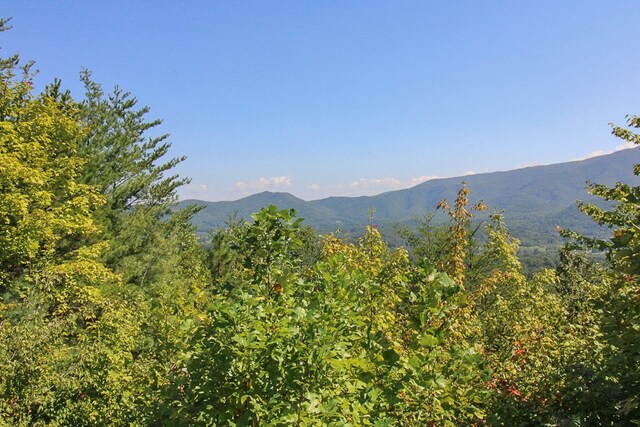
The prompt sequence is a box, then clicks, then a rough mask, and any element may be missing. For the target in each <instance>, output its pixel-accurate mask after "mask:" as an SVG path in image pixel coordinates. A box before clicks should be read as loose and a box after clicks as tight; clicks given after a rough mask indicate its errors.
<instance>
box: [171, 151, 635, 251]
mask: <svg viewBox="0 0 640 427" xmlns="http://www.w3.org/2000/svg"><path fill="white" fill-rule="evenodd" d="M638 162H640V152H639V151H638V150H635V149H628V150H621V151H618V152H615V153H613V154H608V155H603V156H599V157H594V158H590V159H587V160H582V161H574V162H568V163H560V164H555V165H545V166H533V167H528V168H523V169H517V170H512V171H506V172H493V173H483V174H477V175H471V176H465V177H456V178H443V179H433V180H430V181H427V182H424V183H422V184H419V185H417V186H415V187H413V188H409V189H406V190H397V191H391V192H387V193H383V194H380V195H377V196H363V197H330V198H327V199H321V200H313V201H310V202H306V201H304V200H301V199H298V198H296V197H294V196H292V195H291V194H287V193H270V192H264V193H260V194H255V195H252V196H249V197H246V198H243V199H240V200H237V201H233V202H205V201H201V200H186V201H184V202H181V205H182V206H186V205H189V204H195V205H197V206H202V207H204V209H203V210H201V211H200V212H198V213H197V214H196V215H195V216H194V218H193V222H194V224H195V225H196V228H197V230H198V231H199V232H201V233H206V232H208V231H209V230H211V229H215V228H219V227H224V226H225V225H226V220H227V219H228V218H229V217H230V216H233V215H234V214H237V215H238V216H239V217H241V218H244V219H249V218H250V215H251V214H252V213H253V212H256V211H257V210H258V209H260V208H262V207H265V206H268V205H270V204H274V205H277V206H283V207H285V206H286V207H290V208H294V209H296V211H297V212H298V213H299V215H300V216H301V217H304V219H305V222H306V223H307V224H309V225H312V226H313V227H314V228H315V229H316V230H318V231H319V232H322V233H330V232H335V231H336V230H337V229H341V230H343V231H360V230H362V228H363V226H364V225H366V223H367V218H368V215H369V211H371V210H374V211H375V220H376V222H377V223H379V224H380V225H381V226H383V225H384V226H385V230H384V232H383V235H385V237H390V238H393V235H392V234H391V233H392V227H391V226H392V225H393V224H406V225H413V224H415V223H416V222H417V220H419V219H420V218H422V217H423V216H424V215H425V213H428V212H432V211H434V210H435V208H436V205H437V204H438V202H439V201H440V200H442V199H452V198H454V197H455V195H456V193H457V191H458V190H459V189H460V185H461V183H462V182H463V181H464V182H465V183H466V185H467V186H468V187H469V188H470V189H471V198H472V202H474V203H475V202H477V201H480V200H482V201H483V202H484V203H485V204H486V205H487V206H488V207H489V208H490V210H491V211H493V210H499V211H500V210H504V212H505V213H504V216H505V222H506V223H507V225H508V226H509V228H510V230H511V232H512V233H513V235H514V236H516V237H517V238H518V239H520V241H521V242H522V244H523V245H524V246H538V245H548V244H550V243H556V244H558V245H559V244H561V242H562V239H561V238H560V236H559V235H558V233H557V232H556V229H557V226H560V227H564V228H566V227H571V228H573V229H577V230H580V232H583V233H598V232H600V228H599V227H598V226H597V225H596V224H594V223H593V221H590V220H589V218H587V217H586V216H584V215H582V214H581V213H580V211H579V210H578V207H577V203H576V200H577V199H580V200H583V201H588V202H595V201H596V200H597V199H596V198H594V197H593V196H591V195H589V193H588V192H587V190H586V188H585V185H586V183H587V182H598V183H601V184H605V185H614V184H615V183H616V182H618V181H622V182H629V183H633V184H638V183H640V180H638V178H637V177H636V176H635V175H633V165H634V164H636V163H638ZM479 218H481V219H487V218H488V215H487V214H485V215H480V216H479ZM435 222H438V223H443V222H446V217H445V216H441V217H436V218H435Z"/></svg>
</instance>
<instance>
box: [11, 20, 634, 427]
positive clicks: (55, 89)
mask: <svg viewBox="0 0 640 427" xmlns="http://www.w3.org/2000/svg"><path fill="white" fill-rule="evenodd" d="M5 29H6V21H5V20H0V32H1V31H3V30H5ZM32 72H33V67H32V65H31V64H30V63H26V64H21V63H20V61H19V58H18V57H17V56H14V57H8V58H5V59H2V60H0V425H7V426H107V425H108V426H157V425H175V426H192V425H202V426H289V425H296V426H322V425H330V426H481V425H495V426H541V425H552V426H567V425H584V426H605V425H606V426H614V425H616V426H617V425H637V424H639V423H640V399H639V397H638V396H640V282H639V274H640V228H639V226H638V224H639V220H640V186H638V185H637V181H633V182H631V183H629V184H627V183H617V184H615V185H613V186H607V185H602V184H599V183H596V184H593V185H591V186H590V187H589V190H590V192H591V193H592V194H593V196H594V197H597V198H599V199H603V200H605V201H607V203H605V205H603V206H605V208H602V207H598V205H595V204H582V205H580V210H581V211H582V212H583V213H584V214H586V215H587V216H588V217H590V218H591V220H592V221H594V222H595V223H597V224H600V225H603V226H605V227H607V230H608V234H607V237H606V238H603V239H598V238H592V237H588V236H585V235H583V234H580V233H577V232H573V231H571V230H565V231H564V232H563V233H564V235H565V236H566V237H567V238H568V239H569V241H570V242H572V244H571V245H569V246H566V247H564V248H563V249H562V250H561V252H560V254H559V259H560V263H559V265H558V267H557V268H555V269H540V270H539V271H537V272H536V273H535V274H534V275H533V276H532V277H526V276H525V275H524V273H523V268H522V265H521V262H520V260H519V259H518V256H517V253H518V246H519V243H518V241H517V240H515V239H514V238H513V237H512V236H511V235H510V233H509V230H508V227H507V226H506V225H505V220H504V217H503V216H502V215H501V214H498V213H492V214H491V215H490V217H489V221H488V223H487V224H486V225H485V226H484V233H485V235H486V238H485V239H483V240H478V239H477V238H476V236H475V234H474V230H475V225H473V222H472V221H473V218H474V217H477V216H478V215H487V212H490V211H488V210H487V208H488V207H487V205H486V204H485V203H479V202H478V203H477V202H476V200H472V199H470V194H473V193H470V188H471V191H474V190H473V187H472V185H473V184H472V181H471V180H470V179H469V180H468V181H469V186H468V187H465V186H462V187H457V192H456V193H455V194H454V196H453V197H449V198H448V200H440V201H439V202H438V211H439V212H441V214H442V215H444V216H445V217H446V222H445V226H444V227H435V228H434V227H431V226H430V224H428V223H424V224H422V226H421V227H420V228H419V229H416V230H413V231H411V230H409V231H407V233H406V234H405V238H406V240H407V242H408V244H409V245H410V249H411V256H409V252H408V251H407V250H405V249H393V248H390V246H389V245H388V244H387V243H386V242H385V240H384V239H383V238H382V236H381V234H380V231H379V229H378V227H377V226H376V224H375V223H374V222H369V223H367V219H366V218H367V217H366V216H367V214H366V213H363V214H362V215H364V216H365V217H364V219H363V221H364V222H365V225H364V226H363V230H362V233H361V237H360V238H359V239H358V240H357V241H356V242H350V241H346V240H344V239H343V238H341V237H340V236H337V235H335V234H331V233H329V234H324V233H323V234H318V233H317V232H316V230H314V229H313V228H311V227H309V226H306V224H305V222H304V221H302V220H301V219H299V218H298V217H297V215H296V212H295V210H294V209H290V207H296V205H295V204H294V203H296V200H294V199H292V198H290V197H288V196H286V195H285V196H281V197H283V198H282V199H281V201H280V202H281V203H282V205H283V206H282V207H286V209H280V208H277V207H276V206H274V205H271V206H268V207H266V208H263V209H259V210H257V212H255V213H254V215H253V216H252V218H251V219H250V220H243V219H239V218H236V219H235V220H230V221H229V222H228V224H227V225H226V226H225V227H223V228H220V229H218V230H217V231H216V232H215V233H212V234H211V235H210V236H209V238H208V240H207V242H205V244H204V245H202V244H201V242H200V241H199V240H198V238H197V235H196V229H195V227H194V226H193V225H192V223H191V220H192V217H193V215H194V213H195V212H196V210H197V209H196V208H192V207H184V208H183V209H177V208H176V203H177V197H176V190H177V188H179V187H180V186H181V185H182V184H184V183H185V182H186V180H185V179H184V178H180V177H178V176H176V175H175V174H174V173H173V168H174V166H175V165H176V164H177V163H179V162H180V161H181V160H182V158H175V159H172V158H168V157H167V155H166V154H167V150H168V148H169V144H170V143H169V137H168V136H167V135H158V134H157V133H156V129H157V125H158V124H159V123H160V122H159V121H158V120H156V119H153V118H149V115H150V110H149V109H148V108H147V107H140V106H139V105H138V104H137V100H136V98H135V97H134V96H132V95H131V94H129V93H127V92H124V91H121V90H119V89H116V90H114V91H112V92H105V90H104V89H103V88H102V87H101V85H100V84H99V83H97V82H95V81H93V79H92V77H91V74H90V73H89V72H88V71H84V72H82V73H81V80H82V82H83V84H84V88H85V91H84V94H80V95H79V94H72V93H70V92H68V91H66V90H65V89H64V85H63V84H62V83H61V82H59V81H54V82H51V83H50V84H49V85H48V86H47V87H46V88H45V89H44V90H43V91H41V92H37V91H35V90H34V88H33V73H32ZM638 128H640V119H639V118H638V117H636V116H630V117H629V118H628V119H627V123H626V125H625V126H621V127H618V126H614V127H613V128H612V132H613V134H614V135H616V136H617V137H619V138H620V139H621V140H624V141H628V142H633V143H635V144H639V143H640V135H638V134H637V133H634V132H637V129H638ZM620 155H621V156H623V155H626V154H620ZM593 161H594V162H595V161H596V160H595V159H594V160H593ZM634 163H636V164H635V166H631V165H629V168H630V170H631V171H632V172H633V173H634V175H635V176H637V175H639V174H640V165H639V164H637V163H638V162H637V161H635V160H634ZM585 167H589V164H586V166H585ZM527 173H535V169H532V170H530V171H529V172H527ZM478 179H480V178H478ZM482 179H486V180H488V181H487V184H486V185H487V186H493V185H494V184H492V183H491V182H492V181H491V179H493V178H492V176H491V175H488V176H485V177H484V178H482ZM535 179H536V180H540V179H542V177H537V178H535ZM550 179H555V178H554V177H551V178H550ZM594 179H595V178H594ZM634 179H635V178H634ZM605 181H606V179H605ZM554 182H556V181H554ZM605 183H606V184H611V183H609V182H605ZM476 184H477V186H478V192H481V191H482V187H481V182H480V181H478V182H477V183H476ZM558 187H559V188H561V186H559V185H558ZM505 191H506V190H505ZM407 194H408V193H407ZM383 196H384V195H383ZM383 196H380V197H383ZM543 196H544V195H541V197H543ZM384 197H398V196H395V195H386V196H384ZM496 197H498V196H496ZM563 197H564V196H563ZM404 200H405V202H406V203H409V201H408V196H407V197H404ZM333 202H336V203H337V202H338V201H336V200H334V201H333ZM333 202H331V203H333ZM497 202H498V199H496V201H495V203H497ZM260 203H262V202H259V203H258V205H259V204H260ZM331 203H329V201H324V202H323V203H319V204H318V205H317V206H316V207H315V209H316V210H315V211H314V215H317V217H318V218H322V217H323V215H330V212H331V210H332V209H336V207H335V205H332V204H331ZM491 203H493V201H491ZM532 203H533V202H532ZM364 204H367V209H368V208H369V207H370V205H369V204H368V202H367V201H365V202H364ZM247 205H248V208H249V209H253V208H254V207H255V208H257V207H258V205H251V204H250V203H247ZM363 206H364V205H363ZM406 206H407V205H405V208H406ZM531 206H533V205H531ZM491 207H492V206H489V208H491ZM378 209H379V211H378V213H376V214H377V215H386V213H385V212H384V211H383V210H382V209H380V208H378ZM399 209H400V208H399ZM421 209H422V208H420V207H416V208H415V211H413V210H412V211H411V215H414V214H417V215H418V216H419V215H424V214H425V213H427V212H419V211H420V210H421ZM430 209H431V207H430V208H429V210H430ZM554 214H556V215H560V214H561V212H555V213H554ZM508 215H509V214H508V213H506V214H505V217H508ZM591 251H598V252H601V253H603V254H606V261H604V262H602V263H596V262H594V261H592V260H591V258H589V257H588V256H587V255H588V254H589V253H590V252H591Z"/></svg>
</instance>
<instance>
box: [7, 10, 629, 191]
mask: <svg viewBox="0 0 640 427" xmlns="http://www.w3.org/2000/svg"><path fill="white" fill-rule="evenodd" d="M1 9H2V12H1V13H2V16H4V17H8V16H11V17H13V21H12V24H13V29H12V30H11V31H9V32H5V33H3V34H0V47H2V51H1V53H2V54H3V55H8V54H11V53H14V52H18V53H20V55H21V57H22V59H23V60H27V59H33V60H36V63H37V68H38V69H39V70H40V74H39V76H38V78H37V80H36V83H37V87H42V85H44V84H45V83H47V82H50V81H51V80H52V79H53V78H54V77H59V78H61V79H62V80H63V83H64V84H65V86H67V87H68V88H70V89H71V90H72V92H74V93H75V94H77V95H78V97H80V96H81V93H82V91H81V87H80V84H79V82H78V74H79V71H80V68H81V67H86V68H88V69H90V70H92V72H93V76H94V79H95V80H96V81H98V82H99V83H101V84H102V85H103V86H104V88H105V89H107V90H111V89H112V88H113V87H114V86H115V85H119V86H120V87H121V88H123V89H125V90H128V91H130V92H131V93H132V94H134V95H135V96H136V97H137V98H138V99H139V100H140V104H141V105H148V106H150V107H151V113H150V115H149V118H161V119H163V120H164V122H163V125H162V126H161V129H159V130H158V132H168V133H171V139H170V140H171V142H172V154H173V155H175V156H178V155H187V156H188V159H187V160H186V161H185V162H183V163H182V164H181V165H180V166H179V168H178V172H179V173H180V174H181V175H184V176H189V177H191V178H192V183H191V184H190V185H189V186H188V187H186V188H184V189H183V190H182V193H181V195H182V197H183V198H189V197H193V198H199V199H204V200H233V199H238V198H240V197H243V196H246V195H248V194H251V193H255V192H259V191H264V190H271V191H287V192H290V193H292V194H294V195H296V196H298V197H301V198H303V199H307V200H310V199H317V198H322V197H327V196H331V195H349V196H354V195H365V194H377V193H380V192H383V191H388V190H394V189H399V188H406V187H409V186H412V185H415V184H417V183H419V182H421V181H423V180H425V179H428V178H430V177H445V176H447V177H448V176H459V175H464V174H468V173H474V172H475V173H479V172H488V171H494V170H508V169H514V168H518V167H522V166H526V165H533V164H547V163H556V162H563V161H569V160H574V159H579V158H585V157H588V156H592V155H594V154H597V153H600V154H601V153H605V152H611V151H613V150H615V149H616V148H617V147H618V145H619V144H620V142H619V141H618V140H616V139H615V138H613V137H612V136H611V135H610V132H609V127H608V123H609V122H617V123H623V122H624V118H625V115H627V114H639V113H640V72H639V70H640V55H638V54H637V44H638V42H640V26H639V25H638V24H637V13H636V12H637V3H636V2H635V1H627V2H625V1H599V2H590V1H548V2H545V1H529V2H525V1H484V2H480V1H456V2H446V1H418V2H412V1H384V2H383V1H346V2H344V1H271V2H267V1H251V2H250V1H215V2H214V1H184V2H182V1H181V2H177V1H173V2H170V1H154V2H151V1H108V2H97V1H95V2H90V1H56V2H51V1H30V2H26V1H19V0H4V1H3V2H2V7H1Z"/></svg>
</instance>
